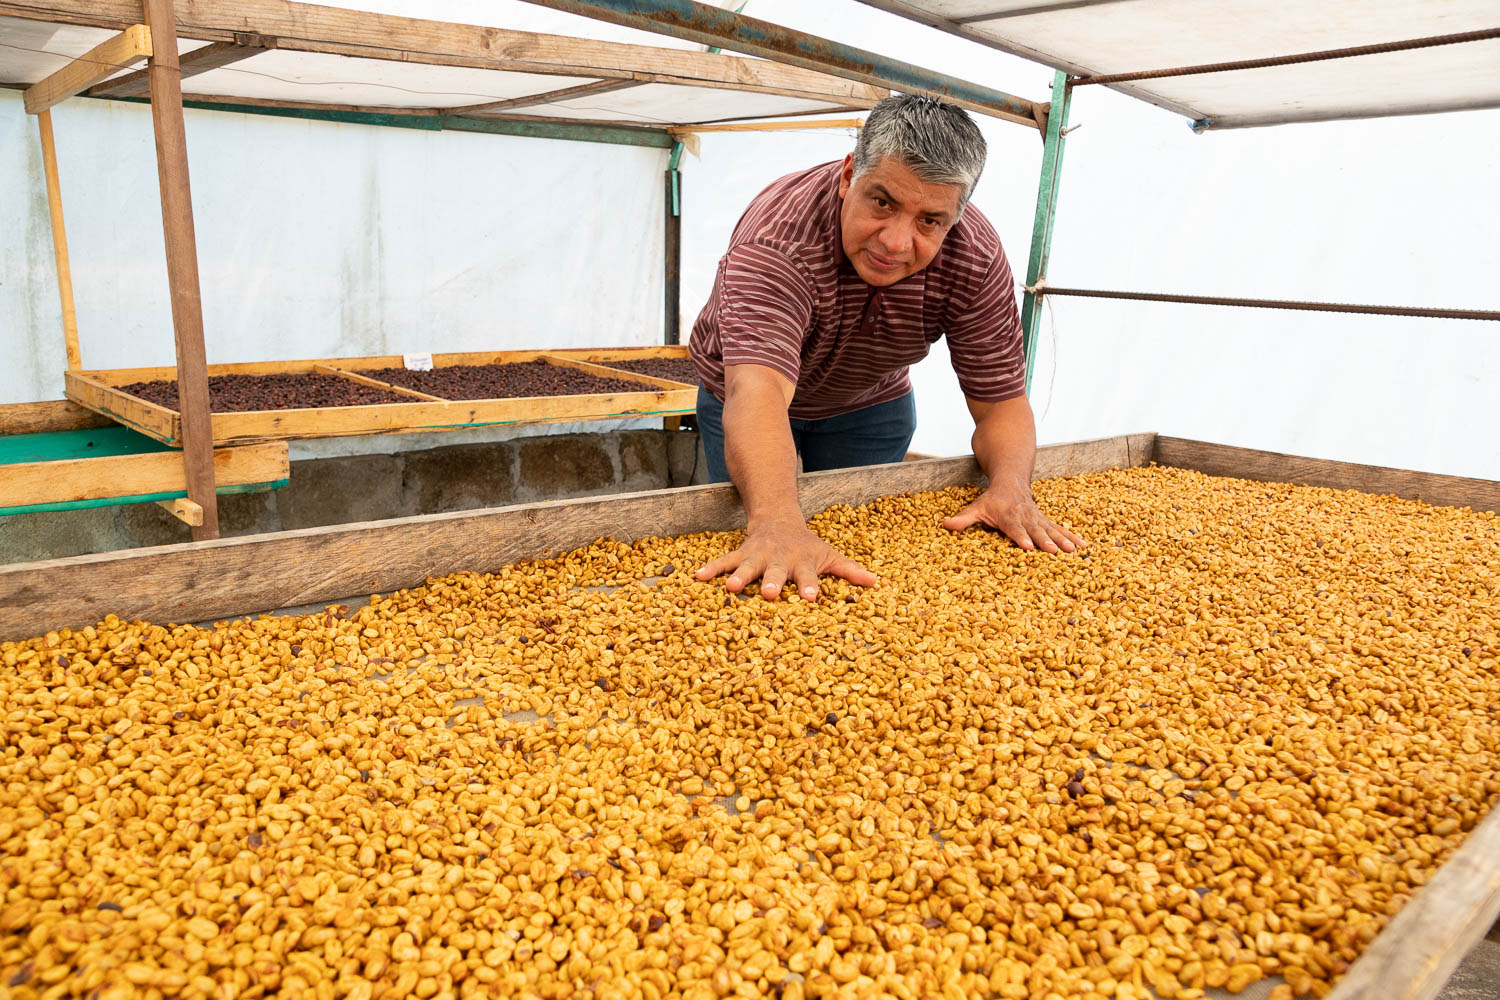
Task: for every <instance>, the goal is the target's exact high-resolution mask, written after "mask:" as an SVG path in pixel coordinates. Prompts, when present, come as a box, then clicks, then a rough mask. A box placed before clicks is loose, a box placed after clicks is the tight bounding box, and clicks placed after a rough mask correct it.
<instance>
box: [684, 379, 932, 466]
mask: <svg viewBox="0 0 1500 1000" xmlns="http://www.w3.org/2000/svg"><path fill="white" fill-rule="evenodd" d="M789 422H790V423H791V425H792V442H793V443H794V444H795V445H796V446H797V454H798V455H801V456H802V471H803V472H820V471H822V470H824V469H847V468H850V467H852V466H856V465H884V464H885V463H887V462H899V461H901V460H902V459H903V458H905V457H906V449H907V446H908V445H910V444H911V436H912V434H913V433H915V432H916V429H917V401H916V395H915V393H910V392H908V393H907V394H906V395H904V396H902V397H901V398H900V399H893V400H891V401H890V402H889V403H876V404H875V405H874V406H866V407H865V408H864V409H862V410H855V411H854V412H852V413H844V414H841V415H839V416H837V417H825V418H824V419H822V420H791V421H789ZM698 434H699V436H700V437H701V438H702V439H703V454H704V457H705V458H707V459H708V481H709V482H711V483H727V482H729V467H728V466H727V465H726V464H725V462H724V404H723V403H721V402H719V401H718V400H717V399H715V398H714V394H713V393H711V392H709V391H708V390H707V389H705V388H703V386H701V385H700V386H699V387H698Z"/></svg>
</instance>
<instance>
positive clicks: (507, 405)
mask: <svg viewBox="0 0 1500 1000" xmlns="http://www.w3.org/2000/svg"><path fill="white" fill-rule="evenodd" d="M685 357H687V348H686V347H676V346H673V347H665V346H663V347H635V348H587V349H568V350H556V351H554V350H527V351H469V352H465V353H457V354H434V355H433V356H432V362H433V365H434V366H435V367H437V368H444V367H447V366H449V365H488V364H506V363H511V362H518V361H536V360H544V361H547V362H549V363H551V364H556V365H561V366H564V367H568V368H577V369H580V370H582V371H586V372H588V373H590V374H592V375H602V376H606V377H609V378H623V379H628V380H630V381H634V382H640V383H642V385H641V391H639V392H617V393H596V394H592V395H577V396H539V397H528V398H524V399H464V400H451V399H441V398H439V397H437V396H431V395H428V394H426V393H423V392H418V391H416V390H414V389H406V388H402V387H401V386H393V385H389V384H387V383H385V382H381V381H378V380H376V379H373V378H369V377H366V376H363V375H360V374H358V372H359V371H361V370H365V369H373V368H400V367H401V366H402V363H403V362H402V357H401V355H399V354H396V355H373V356H370V357H360V358H323V359H317V360H304V361H255V362H248V363H242V364H224V365H209V366H208V374H209V375H211V376H212V375H234V374H239V375H270V374H275V373H279V372H319V373H322V374H326V375H336V376H338V377H340V378H344V379H348V380H350V381H353V382H359V383H362V384H364V385H372V386H377V387H379V388H382V389H386V390H388V391H390V392H394V393H397V394H398V395H402V396H407V397H409V398H410V400H411V401H410V402H408V403H379V404H374V405H368V406H327V407H318V408H315V409H297V410H254V411H248V412H219V413H214V414H213V416H212V424H213V443H214V444H215V445H216V446H217V445H224V444H248V443H252V442H259V441H284V440H288V439H293V438H319V437H340V436H345V435H351V434H396V433H405V432H410V431H432V430H453V429H457V428H461V427H482V426H486V425H489V424H509V423H517V424H544V423H558V422H572V421H579V420H601V419H607V418H610V417H642V416H680V415H682V414H687V413H692V412H693V411H694V409H695V408H696V407H697V403H698V389H697V386H696V385H692V386H689V385H686V384H684V383H681V382H672V381H669V380H667V379H660V378H653V377H652V376H649V375H640V374H637V373H635V372H625V371H621V370H619V369H614V368H607V367H602V366H600V365H597V364H593V363H592V362H593V361H594V360H595V359H597V360H600V361H620V360H626V359H637V360H638V359H644V358H685ZM176 377H177V369H175V368H171V367H163V368H111V369H100V370H97V371H69V372H67V373H65V380H66V388H67V396H68V398H69V399H71V400H73V401H74V402H75V403H78V404H81V405H82V406H86V407H88V408H89V409H90V410H93V411H95V412H97V413H101V414H103V415H105V416H107V417H109V418H110V419H112V420H115V421H117V422H119V423H122V424H124V425H125V426H127V427H131V428H134V429H135V430H137V431H140V432H141V433H142V434H146V435H148V436H150V437H153V438H155V439H156V440H158V441H161V442H164V443H165V444H169V445H174V446H180V445H181V444H182V414H181V413H180V412H178V411H177V410H171V409H168V408H167V407H164V406H159V405H157V404H155V403H150V402H147V401H146V400H144V399H141V398H140V397H139V396H132V395H130V394H129V393H126V392H122V391H121V390H120V388H119V387H120V386H122V385H129V384H131V383H133V382H150V381H154V380H157V379H173V378H176Z"/></svg>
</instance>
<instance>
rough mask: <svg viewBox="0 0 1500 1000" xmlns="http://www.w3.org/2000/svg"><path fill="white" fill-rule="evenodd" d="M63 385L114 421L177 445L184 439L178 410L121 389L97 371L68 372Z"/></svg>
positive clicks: (74, 398)
mask: <svg viewBox="0 0 1500 1000" xmlns="http://www.w3.org/2000/svg"><path fill="white" fill-rule="evenodd" d="M166 371H168V372H170V373H171V374H170V375H169V376H168V377H170V378H176V377H177V370H176V369H175V368H168V369H166ZM63 388H64V391H65V392H66V393H67V395H68V399H69V400H71V401H72V402H74V403H77V404H78V405H80V406H86V407H88V408H89V409H90V410H93V411H94V412H95V413H98V414H100V415H101V416H103V417H105V418H107V419H109V420H111V421H113V422H114V423H117V424H124V425H125V426H126V427H129V428H132V429H133V430H137V431H140V432H141V433H142V434H144V435H146V436H147V437H153V438H156V440H158V441H162V442H164V443H166V444H170V445H176V444H178V443H179V442H180V441H181V440H182V423H181V420H180V419H179V418H178V416H177V411H176V410H169V409H167V408H166V407H165V406H158V405H157V404H155V403H149V402H147V401H146V400H144V399H141V398H140V397H138V396H131V395H129V394H128V393H124V392H120V391H119V390H118V389H116V388H114V387H113V386H112V385H110V384H108V383H106V382H104V381H103V380H101V379H100V378H98V377H97V373H95V372H66V373H64V375H63Z"/></svg>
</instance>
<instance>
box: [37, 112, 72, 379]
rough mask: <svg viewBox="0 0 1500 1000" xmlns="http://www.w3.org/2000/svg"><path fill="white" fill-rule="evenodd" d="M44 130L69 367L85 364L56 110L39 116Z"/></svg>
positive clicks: (49, 206) (44, 158)
mask: <svg viewBox="0 0 1500 1000" xmlns="http://www.w3.org/2000/svg"><path fill="white" fill-rule="evenodd" d="M36 123H37V125H38V126H40V128H41V130H42V172H43V173H44V174H45V175H46V177H47V211H48V212H49V213H50V215H51V217H52V252H53V254H54V256H56V258H57V297H58V298H59V299H61V300H62V323H63V341H64V343H65V344H66V346H67V351H68V371H78V370H79V369H80V368H82V367H83V355H82V354H81V353H80V352H79V350H78V313H77V312H76V311H75V310H74V308H73V271H72V269H71V268H70V267H69V266H68V233H67V230H65V229H64V228H63V210H62V188H61V187H60V186H59V181H58V176H57V145H56V144H55V143H54V142H53V140H52V112H51V110H47V111H43V112H41V113H40V114H38V115H37V116H36Z"/></svg>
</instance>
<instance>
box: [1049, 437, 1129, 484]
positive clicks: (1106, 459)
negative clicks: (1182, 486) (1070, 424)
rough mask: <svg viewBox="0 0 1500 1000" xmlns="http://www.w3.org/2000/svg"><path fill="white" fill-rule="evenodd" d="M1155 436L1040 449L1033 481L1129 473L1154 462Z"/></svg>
mask: <svg viewBox="0 0 1500 1000" xmlns="http://www.w3.org/2000/svg"><path fill="white" fill-rule="evenodd" d="M1154 437H1155V435H1154V434H1129V435H1120V436H1119V437H1112V438H1100V439H1098V440H1097V441H1075V442H1072V443H1070V444H1057V445H1052V446H1050V447H1046V448H1038V449H1037V454H1036V465H1035V467H1034V468H1033V471H1032V474H1031V478H1033V479H1047V478H1049V477H1052V476H1072V475H1076V474H1078V473H1080V472H1098V471H1099V470H1101V469H1129V468H1133V467H1135V466H1139V465H1145V464H1146V463H1147V462H1149V461H1150V458H1149V455H1150V446H1149V441H1150V439H1152V438H1154Z"/></svg>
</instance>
